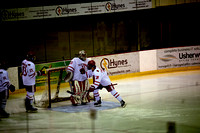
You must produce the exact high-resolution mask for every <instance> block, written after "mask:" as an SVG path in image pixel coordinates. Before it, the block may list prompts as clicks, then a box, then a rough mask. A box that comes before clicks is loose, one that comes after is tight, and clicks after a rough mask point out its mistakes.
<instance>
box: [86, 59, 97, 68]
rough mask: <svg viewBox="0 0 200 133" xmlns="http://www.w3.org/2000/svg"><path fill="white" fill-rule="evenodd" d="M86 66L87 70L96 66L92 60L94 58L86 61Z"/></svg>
mask: <svg viewBox="0 0 200 133" xmlns="http://www.w3.org/2000/svg"><path fill="white" fill-rule="evenodd" d="M87 67H88V70H90V69H92V68H96V63H95V61H94V60H90V61H89V62H88V65H87Z"/></svg>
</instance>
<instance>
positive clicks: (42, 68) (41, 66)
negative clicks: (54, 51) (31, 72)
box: [18, 61, 70, 88]
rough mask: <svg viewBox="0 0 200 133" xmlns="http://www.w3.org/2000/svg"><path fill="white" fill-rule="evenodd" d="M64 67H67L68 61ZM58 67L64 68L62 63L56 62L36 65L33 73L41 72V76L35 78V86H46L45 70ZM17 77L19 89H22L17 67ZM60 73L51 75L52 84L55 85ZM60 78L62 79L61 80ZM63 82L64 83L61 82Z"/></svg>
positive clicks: (19, 69) (19, 71) (56, 72)
mask: <svg viewBox="0 0 200 133" xmlns="http://www.w3.org/2000/svg"><path fill="white" fill-rule="evenodd" d="M65 63H66V65H67V66H68V65H69V63H70V61H65ZM58 67H65V64H64V61H58V62H50V63H43V64H36V65H35V71H41V72H42V76H36V86H43V85H46V84H47V71H46V69H49V68H58ZM18 73H19V74H18V76H19V88H23V83H22V78H21V74H20V73H21V67H18ZM65 73H66V72H65V71H64V72H63V75H62V76H63V78H64V76H65ZM59 74H60V71H55V72H54V73H52V74H51V81H52V83H57V81H58V78H59ZM63 78H62V79H63ZM62 82H64V81H62Z"/></svg>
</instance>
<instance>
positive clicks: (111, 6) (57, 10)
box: [0, 0, 152, 21]
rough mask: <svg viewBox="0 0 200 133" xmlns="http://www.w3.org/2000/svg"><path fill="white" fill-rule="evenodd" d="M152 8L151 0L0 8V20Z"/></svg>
mask: <svg viewBox="0 0 200 133" xmlns="http://www.w3.org/2000/svg"><path fill="white" fill-rule="evenodd" d="M149 8H152V1H151V0H110V1H103V2H91V3H81V4H66V5H52V6H40V7H27V8H15V9H3V10H0V14H1V18H0V19H1V21H19V20H30V19H44V18H56V17H68V16H79V15H92V14H103V13H113V12H123V11H132V10H140V9H149Z"/></svg>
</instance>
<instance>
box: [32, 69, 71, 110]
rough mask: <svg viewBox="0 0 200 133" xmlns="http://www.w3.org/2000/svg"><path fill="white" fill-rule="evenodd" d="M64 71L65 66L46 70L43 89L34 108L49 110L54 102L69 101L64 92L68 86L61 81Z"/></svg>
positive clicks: (67, 95)
mask: <svg viewBox="0 0 200 133" xmlns="http://www.w3.org/2000/svg"><path fill="white" fill-rule="evenodd" d="M65 69H66V67H65V66H63V67H56V68H48V69H46V83H45V89H44V91H43V93H42V95H41V98H40V100H39V101H37V102H36V106H38V107H44V108H51V106H52V103H54V102H60V101H66V100H69V99H70V96H69V94H68V93H67V92H66V91H67V89H68V88H67V87H69V85H68V84H67V83H65V81H64V80H63V79H64V76H65V75H66V71H65ZM61 91H62V92H61Z"/></svg>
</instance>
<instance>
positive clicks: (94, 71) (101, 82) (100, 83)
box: [88, 60, 126, 107]
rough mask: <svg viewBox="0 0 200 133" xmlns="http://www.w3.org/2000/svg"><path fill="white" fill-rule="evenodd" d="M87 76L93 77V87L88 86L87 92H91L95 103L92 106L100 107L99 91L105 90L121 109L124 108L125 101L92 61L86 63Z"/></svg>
mask: <svg viewBox="0 0 200 133" xmlns="http://www.w3.org/2000/svg"><path fill="white" fill-rule="evenodd" d="M88 70H89V71H88V75H89V77H92V76H93V85H91V86H90V89H89V91H90V92H91V91H93V94H94V98H95V100H96V101H95V103H94V106H97V107H98V106H101V98H100V95H99V90H100V89H102V88H106V89H107V91H108V92H110V93H111V94H112V95H113V96H114V97H115V98H116V99H117V100H118V101H119V102H120V104H121V106H122V107H125V106H126V104H125V101H124V100H123V99H122V98H121V96H120V95H119V93H118V92H117V91H116V90H115V88H114V86H113V84H112V83H111V81H110V78H109V77H108V75H107V72H106V71H104V70H102V69H99V68H98V67H96V63H95V61H94V60H90V61H89V62H88Z"/></svg>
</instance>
